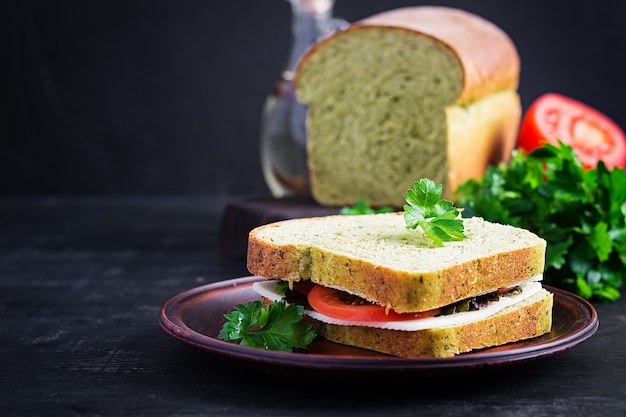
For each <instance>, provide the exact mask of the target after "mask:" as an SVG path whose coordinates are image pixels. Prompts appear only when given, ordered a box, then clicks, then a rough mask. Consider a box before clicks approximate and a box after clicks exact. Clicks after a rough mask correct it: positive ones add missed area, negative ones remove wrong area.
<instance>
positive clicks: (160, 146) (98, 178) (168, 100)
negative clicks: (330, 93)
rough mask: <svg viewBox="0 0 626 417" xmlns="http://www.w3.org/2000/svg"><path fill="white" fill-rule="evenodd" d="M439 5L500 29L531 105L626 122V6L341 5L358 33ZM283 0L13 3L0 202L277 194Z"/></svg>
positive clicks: (357, 1)
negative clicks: (272, 126) (272, 177)
mask: <svg viewBox="0 0 626 417" xmlns="http://www.w3.org/2000/svg"><path fill="white" fill-rule="evenodd" d="M420 4H436V5H448V6H453V7H459V8H464V9H466V10H468V11H472V12H475V13H477V14H479V15H481V16H483V17H485V18H487V19H488V20H491V21H492V22H494V23H496V24H497V25H498V26H500V27H501V28H502V29H504V30H505V31H506V32H507V33H508V34H509V35H510V36H511V38H512V39H513V41H514V42H515V44H516V45H517V47H518V50H519V53H520V56H521V59H522V73H521V82H520V88H519V91H520V94H521V97H522V104H523V106H524V108H527V107H528V105H529V104H530V103H531V102H532V101H533V100H534V99H535V98H537V97H538V96H539V95H541V94H543V93H545V92H549V91H555V92H560V93H562V94H565V95H569V96H571V97H573V98H576V99H578V100H581V101H584V102H586V103H588V104H590V105H592V106H594V107H596V108H597V109H599V110H601V111H602V112H604V113H606V114H608V115H609V116H611V117H612V118H613V119H615V121H616V122H617V123H618V124H619V125H621V126H622V127H624V126H626V102H625V101H624V93H625V90H626V89H625V88H624V81H623V80H624V78H623V77H624V74H626V59H625V58H624V56H625V52H626V50H625V49H626V48H625V45H626V43H625V42H626V32H625V31H624V23H625V22H626V2H622V1H611V2H609V1H603V2H589V1H588V0H587V1H569V2H551V1H538V0H532V1H512V2H511V1H501V0H475V1H467V0H465V1H462V0H459V1H430V2H428V3H425V2H419V1H400V0H395V1H392V0H387V1H383V0H337V2H336V4H335V9H334V10H335V13H334V14H335V15H336V16H339V17H342V18H344V19H346V20H348V21H351V22H352V21H356V20H358V19H361V18H364V17H367V16H369V15H371V14H374V13H376V12H379V11H383V10H387V9H392V8H396V7H402V6H409V5H420ZM290 17H291V10H290V6H289V4H288V2H287V1H285V0H222V1H217V0H112V1H111V0H107V1H104V0H65V1H60V0H49V1H48V0H25V1H20V0H8V1H3V2H2V3H1V6H0V56H1V58H0V59H1V60H2V61H1V64H0V71H1V73H0V75H1V81H0V105H1V106H2V109H1V110H2V111H1V112H0V115H1V116H0V195H5V196H8V195H51V194H57V195H58V194H61V195H70V194H71V195H74V194H76V195H78V194H106V195H110V194H160V195H175V194H177V195H195V194H218V195H221V194H224V195H226V194H241V195H246V194H267V193H268V191H267V189H266V186H265V183H264V181H263V178H262V175H261V170H260V165H259V158H258V128H259V120H260V112H261V107H262V105H263V101H264V99H265V96H266V95H267V94H268V93H269V92H270V90H271V89H272V87H273V84H274V82H275V79H276V77H277V75H278V74H279V72H280V71H281V69H282V68H283V65H284V64H285V61H286V58H287V53H288V50H289V46H290V23H291V22H290Z"/></svg>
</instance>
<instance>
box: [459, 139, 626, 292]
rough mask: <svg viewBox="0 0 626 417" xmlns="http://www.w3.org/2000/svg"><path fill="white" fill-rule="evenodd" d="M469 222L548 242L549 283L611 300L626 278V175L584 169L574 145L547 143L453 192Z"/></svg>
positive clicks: (620, 171) (602, 166)
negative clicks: (510, 228)
mask: <svg viewBox="0 0 626 417" xmlns="http://www.w3.org/2000/svg"><path fill="white" fill-rule="evenodd" d="M456 195H457V196H458V205H459V207H462V208H463V209H464V210H463V215H464V216H481V217H483V218H485V219H486V220H489V221H493V222H499V223H506V224H511V225H514V226H518V227H523V228H525V229H528V230H530V231H532V232H534V233H536V234H537V235H539V236H541V237H543V238H544V239H545V240H546V241H547V242H548V246H547V250H546V271H545V278H544V281H545V282H546V283H548V284H550V285H553V286H555V287H560V288H564V289H566V290H569V291H572V292H575V293H577V294H578V295H580V296H582V297H584V298H587V299H598V300H602V301H613V300H615V299H617V298H619V296H620V292H619V289H620V288H621V287H622V286H623V285H624V277H625V276H626V172H625V171H624V170H623V169H621V168H615V169H613V170H609V169H607V167H606V165H605V164H604V163H603V162H600V163H599V164H598V166H597V167H596V168H593V169H583V164H582V163H581V162H580V160H579V159H578V157H577V156H576V154H575V152H574V150H573V148H572V147H570V146H567V145H565V144H563V143H561V142H559V143H558V144H557V145H551V144H545V145H544V146H543V147H541V148H537V149H535V150H534V151H533V152H531V153H529V154H526V153H524V152H523V151H521V150H518V151H515V152H514V153H513V155H512V159H511V161H510V162H509V163H508V165H507V164H504V163H501V164H500V165H498V166H497V167H489V168H488V169H487V171H486V172H485V174H484V175H483V177H482V178H480V179H474V180H469V181H466V182H465V183H463V184H461V185H460V186H459V187H458V189H457V190H456Z"/></svg>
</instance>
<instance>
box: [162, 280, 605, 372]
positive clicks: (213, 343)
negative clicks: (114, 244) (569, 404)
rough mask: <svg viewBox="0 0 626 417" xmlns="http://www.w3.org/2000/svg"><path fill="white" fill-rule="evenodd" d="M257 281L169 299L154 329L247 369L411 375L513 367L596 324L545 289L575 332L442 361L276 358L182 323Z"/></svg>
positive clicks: (589, 309) (580, 338) (564, 345)
mask: <svg viewBox="0 0 626 417" xmlns="http://www.w3.org/2000/svg"><path fill="white" fill-rule="evenodd" d="M265 279H267V278H264V277H261V276H254V275H251V276H244V277H239V278H233V279H226V280H220V281H216V282H213V283H209V284H205V285H202V286H198V287H195V288H191V289H188V290H185V291H182V292H180V293H178V294H176V295H174V296H172V297H171V298H170V299H168V300H167V301H166V302H165V303H164V304H163V306H162V307H161V311H160V315H159V320H158V321H159V325H160V327H161V328H162V330H163V331H164V332H165V333H166V334H168V335H169V336H170V337H172V338H174V339H176V340H178V341H180V342H182V343H184V344H187V345H189V346H192V347H194V348H197V349H200V350H202V351H205V352H208V353H212V354H215V355H218V356H221V357H223V358H227V359H237V360H239V361H244V362H247V363H249V364H256V365H270V366H272V367H288V368H296V369H301V370H307V369H308V370H316V371H320V370H321V371H327V370H332V371H338V370H344V371H359V372H378V371H384V372H390V371H402V372H406V371H410V370H414V371H415V370H433V369H457V368H463V369H467V368H482V367H485V366H494V365H504V364H509V365H510V364H514V363H519V362H524V361H528V360H532V359H537V358H542V357H548V356H552V355H554V354H557V353H561V352H564V351H566V350H569V349H571V348H573V347H575V346H577V345H579V344H581V343H583V342H585V341H586V340H588V339H589V338H590V337H591V336H593V335H594V334H595V333H596V331H597V329H598V327H599V319H598V315H597V312H596V310H595V308H594V307H593V305H592V304H591V303H590V302H589V301H587V300H585V299H583V298H582V297H580V296H578V295H576V294H573V293H571V292H568V291H566V290H563V289H560V288H556V287H553V286H549V285H544V288H546V289H547V290H548V291H550V292H552V293H553V294H554V296H555V298H556V299H567V300H569V301H570V302H575V303H576V304H577V305H578V306H579V307H580V311H584V312H585V313H586V314H585V316H586V317H588V320H586V321H585V322H584V323H582V324H581V325H580V326H579V327H577V328H576V330H575V331H573V332H570V333H567V334H565V335H562V336H560V337H559V338H557V339H555V340H550V341H547V342H545V343H541V344H538V345H533V346H526V347H521V348H517V349H512V350H508V351H488V350H486V351H478V352H469V353H465V354H461V355H456V356H453V357H447V358H402V357H394V356H386V355H383V354H381V356H343V355H332V354H325V353H307V352H281V351H271V350H263V349H258V348H253V347H248V346H240V345H238V344H235V343H232V342H226V341H223V340H220V339H217V338H215V337H211V336H208V335H205V334H202V333H199V332H197V331H195V330H193V329H191V328H190V327H188V326H187V324H186V323H185V322H184V321H183V319H182V317H181V314H180V313H181V308H183V307H184V304H183V302H184V301H187V300H189V299H192V298H194V297H198V296H202V295H204V294H205V293H207V292H211V291H217V290H225V289H226V290H228V288H229V287H230V288H231V289H233V290H234V289H235V288H237V287H240V286H241V285H250V286H251V285H252V283H253V282H256V281H261V280H265Z"/></svg>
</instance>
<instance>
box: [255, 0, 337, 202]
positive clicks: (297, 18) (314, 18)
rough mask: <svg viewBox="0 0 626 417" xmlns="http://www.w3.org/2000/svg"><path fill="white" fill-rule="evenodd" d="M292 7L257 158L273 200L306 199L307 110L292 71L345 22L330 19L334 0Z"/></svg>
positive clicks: (302, 0)
mask: <svg viewBox="0 0 626 417" xmlns="http://www.w3.org/2000/svg"><path fill="white" fill-rule="evenodd" d="M288 1H289V3H290V4H291V11H292V13H291V18H292V21H291V29H292V34H291V35H292V39H291V51H290V53H289V55H288V59H287V64H286V66H285V69H284V71H283V72H282V73H281V75H280V77H279V80H278V82H277V83H276V85H275V87H274V91H273V92H272V93H271V94H270V95H269V96H268V97H267V99H266V101H265V104H264V107H263V113H262V120H261V139H260V156H261V167H262V170H263V176H264V179H265V182H266V184H267V186H268V188H269V190H270V192H271V193H272V195H273V196H274V197H275V198H282V197H287V196H293V195H307V194H308V192H309V185H308V169H307V160H306V158H307V156H306V152H307V151H306V127H305V119H306V106H305V105H304V104H302V103H300V102H298V101H297V99H296V97H295V94H294V88H293V83H292V77H293V70H294V68H295V66H296V64H297V62H298V59H299V58H300V57H301V56H302V54H303V53H304V52H305V51H306V50H307V49H308V48H309V47H310V46H311V45H312V44H313V43H315V42H316V41H317V40H319V39H321V38H322V37H324V36H327V35H329V34H330V33H332V32H333V31H335V30H337V29H341V28H343V27H345V26H347V22H345V21H343V20H341V19H337V18H334V17H333V16H332V11H333V6H334V3H335V0H288Z"/></svg>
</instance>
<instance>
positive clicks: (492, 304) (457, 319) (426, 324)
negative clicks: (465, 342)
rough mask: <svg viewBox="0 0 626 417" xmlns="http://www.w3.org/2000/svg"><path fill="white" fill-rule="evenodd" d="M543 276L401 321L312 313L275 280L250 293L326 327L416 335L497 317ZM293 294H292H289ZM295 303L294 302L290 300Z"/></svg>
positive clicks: (528, 293)
mask: <svg viewBox="0 0 626 417" xmlns="http://www.w3.org/2000/svg"><path fill="white" fill-rule="evenodd" d="M542 279H543V275H537V276H535V277H532V278H530V279H527V280H524V281H521V282H518V283H516V284H513V285H512V286H510V287H508V288H507V289H506V290H496V291H494V292H491V293H484V294H478V295H476V296H475V297H472V298H470V299H467V300H462V301H460V302H457V303H454V304H453V305H451V306H447V307H443V308H441V309H438V310H437V311H436V312H432V314H426V315H425V316H424V317H422V318H415V319H401V320H394V319H391V320H384V321H383V320H346V319H342V318H338V317H331V316H329V315H327V314H323V313H321V312H319V311H315V310H314V309H313V308H312V307H311V306H310V304H309V303H308V302H307V301H306V298H301V299H300V300H297V301H292V299H291V298H292V297H290V296H289V295H287V296H286V295H285V293H283V291H281V290H279V289H278V288H279V283H280V282H281V281H279V280H267V281H259V282H255V283H254V285H253V290H254V291H255V292H256V293H258V294H259V295H261V296H262V297H265V298H267V299H269V300H272V301H280V300H285V301H286V302H288V303H289V302H296V303H297V304H302V305H304V314H306V315H307V316H309V317H311V318H313V319H315V320H318V321H321V322H323V323H327V324H335V325H343V326H363V327H373V328H380V329H390V330H403V331H417V330H426V329H437V328H446V327H453V326H461V325H466V324H469V323H472V322H475V321H478V320H483V319H486V318H488V317H490V316H493V315H495V314H497V313H498V312H500V311H502V310H504V309H505V308H507V307H509V306H512V305H514V304H517V303H519V302H522V301H523V300H525V299H527V298H529V297H531V296H532V295H534V294H536V293H537V292H539V291H541V290H542V285H541V282H540V281H541V280H542ZM289 293H295V291H289ZM294 300H296V299H294Z"/></svg>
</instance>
